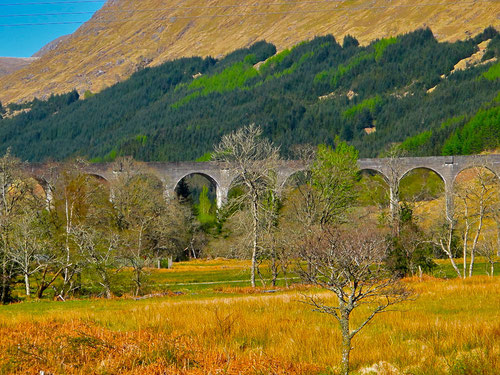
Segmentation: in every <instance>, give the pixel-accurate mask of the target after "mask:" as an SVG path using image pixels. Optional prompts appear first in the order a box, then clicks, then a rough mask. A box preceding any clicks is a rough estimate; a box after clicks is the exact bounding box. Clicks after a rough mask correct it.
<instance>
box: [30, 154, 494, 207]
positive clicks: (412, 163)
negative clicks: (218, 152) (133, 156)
mask: <svg viewBox="0 0 500 375" xmlns="http://www.w3.org/2000/svg"><path fill="white" fill-rule="evenodd" d="M142 164H143V165H144V167H145V168H144V171H141V173H148V174H152V175H154V176H156V177H157V178H158V179H159V180H160V181H161V182H162V183H163V186H164V191H165V195H166V196H173V195H174V194H175V188H176V186H177V185H178V183H179V182H180V181H181V180H182V179H183V178H184V177H187V176H191V175H194V174H199V175H202V176H205V177H206V178H207V179H208V180H210V181H211V183H212V184H213V185H214V187H215V191H216V196H217V206H218V207H220V206H221V205H222V204H224V202H225V201H226V200H227V194H228V192H229V189H230V188H231V187H232V183H233V182H234V180H235V179H236V177H237V176H236V175H235V174H234V173H232V172H231V170H230V168H229V167H228V166H227V165H224V164H221V163H217V162H206V163H196V162H166V163H161V162H151V163H142ZM358 165H359V168H360V169H361V170H371V171H375V172H378V173H380V174H381V175H382V176H383V178H384V179H385V180H386V182H387V183H388V185H389V189H390V195H391V199H390V202H391V209H392V210H393V211H394V208H395V205H396V204H398V202H399V183H400V181H401V179H402V178H403V177H404V176H405V175H407V174H408V173H409V172H411V171H412V170H415V169H420V168H424V169H428V170H431V171H434V172H435V173H436V174H437V175H438V176H439V177H441V179H442V180H443V182H444V186H445V193H446V210H447V212H448V214H450V213H451V212H452V211H453V185H454V182H455V179H456V177H457V175H458V174H459V173H460V172H462V171H464V170H465V169H468V168H473V167H484V168H487V169H489V170H490V171H492V172H493V173H494V174H495V175H496V176H497V177H498V178H500V154H496V155H472V156H436V157H415V158H392V159H389V158H386V159H359V161H358ZM54 168H56V169H57V165H56V166H55V167H53V166H49V165H48V164H30V166H29V172H30V173H31V174H32V175H33V176H34V177H35V178H37V180H38V181H40V182H41V183H42V185H44V184H45V183H44V181H45V182H46V181H48V180H49V174H50V173H53V169H54ZM303 169H304V166H303V164H301V163H300V162H298V161H293V160H291V161H284V162H283V163H282V164H281V166H280V167H279V168H278V171H277V173H278V184H279V186H283V185H284V184H285V182H286V181H287V179H289V178H290V177H291V176H292V175H293V174H295V173H297V172H299V171H301V170H303ZM85 172H86V173H88V174H91V175H95V176H97V177H99V178H102V179H104V180H107V181H111V180H112V179H113V178H115V177H116V176H117V174H119V173H120V170H119V168H118V170H117V166H116V164H114V163H97V164H89V165H88V166H87V167H86V169H85Z"/></svg>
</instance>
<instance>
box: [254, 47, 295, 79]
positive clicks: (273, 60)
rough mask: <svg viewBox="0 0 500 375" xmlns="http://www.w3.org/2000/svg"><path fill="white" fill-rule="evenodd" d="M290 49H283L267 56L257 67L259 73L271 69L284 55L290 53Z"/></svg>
mask: <svg viewBox="0 0 500 375" xmlns="http://www.w3.org/2000/svg"><path fill="white" fill-rule="evenodd" d="M291 52H292V51H291V50H290V49H284V50H283V51H281V52H280V53H277V54H276V55H274V56H272V57H270V58H268V59H267V60H266V62H265V63H264V64H262V65H261V66H260V68H259V72H260V73H261V74H266V73H267V72H269V71H270V70H272V68H273V67H276V66H277V65H278V64H279V63H281V62H282V61H283V60H284V59H285V57H287V56H288V55H290V53H291Z"/></svg>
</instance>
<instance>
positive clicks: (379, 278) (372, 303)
mask: <svg viewBox="0 0 500 375" xmlns="http://www.w3.org/2000/svg"><path fill="white" fill-rule="evenodd" d="M299 248H300V256H301V258H302V259H305V260H307V261H308V262H309V263H310V267H307V268H303V269H302V270H301V272H302V275H303V277H304V279H305V280H306V281H308V282H310V283H312V284H315V285H317V286H319V287H321V288H322V289H325V290H328V291H330V292H332V293H333V295H334V296H335V297H336V303H334V304H330V303H326V302H325V301H324V300H322V299H321V298H320V297H318V296H310V297H308V298H307V299H306V300H305V302H306V303H308V304H310V305H312V306H313V307H314V310H315V311H318V312H321V313H325V314H328V315H330V316H332V317H333V318H334V319H335V320H336V321H337V322H338V324H339V327H340V330H341V334H342V362H341V368H342V370H341V373H342V374H343V375H347V374H349V355H350V352H351V350H352V340H353V338H354V337H355V336H356V335H357V334H358V333H359V332H360V331H361V329H363V327H365V326H366V325H367V324H368V323H369V322H370V321H371V320H372V319H373V318H374V317H375V316H376V315H377V314H379V313H382V312H386V311H389V308H390V307H391V306H393V305H395V304H397V303H400V302H403V301H405V300H407V299H408V298H409V297H410V296H411V294H412V293H411V291H410V290H409V289H408V288H406V287H405V285H404V284H402V283H401V282H400V281H399V280H398V279H397V278H395V277H393V275H391V273H390V272H389V271H388V270H387V269H386V267H385V266H384V263H383V260H384V257H385V255H386V244H385V241H384V239H383V238H381V236H379V235H377V234H376V233H374V232H373V231H371V230H370V229H367V228H363V230H357V231H352V232H346V231H342V232H340V231H339V230H338V228H332V227H329V226H323V227H321V228H320V227H318V228H317V229H316V230H315V231H311V232H310V233H309V234H308V238H307V241H304V242H303V244H302V245H299ZM360 306H364V307H365V311H367V312H366V315H365V316H364V318H363V319H362V320H361V323H359V324H357V325H356V326H354V327H353V326H352V322H351V314H352V313H353V311H354V310H356V309H357V308H358V307H360Z"/></svg>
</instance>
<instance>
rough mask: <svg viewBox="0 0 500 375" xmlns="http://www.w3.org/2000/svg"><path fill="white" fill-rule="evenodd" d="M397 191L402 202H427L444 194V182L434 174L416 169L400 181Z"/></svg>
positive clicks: (422, 169) (426, 170)
mask: <svg viewBox="0 0 500 375" xmlns="http://www.w3.org/2000/svg"><path fill="white" fill-rule="evenodd" d="M399 190H400V197H401V200H403V201H407V202H413V201H429V200H433V199H437V198H439V197H440V196H441V195H442V194H443V193H444V182H443V180H442V179H441V177H439V176H438V175H437V174H436V173H435V172H433V171H431V170H428V169H425V168H418V169H414V170H413V171H411V172H410V173H408V174H407V175H405V176H404V177H403V178H402V179H401V182H400V184H399Z"/></svg>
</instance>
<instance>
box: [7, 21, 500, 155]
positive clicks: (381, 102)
mask: <svg viewBox="0 0 500 375" xmlns="http://www.w3.org/2000/svg"><path fill="white" fill-rule="evenodd" d="M485 41H488V43H487V48H486V52H485V54H484V56H483V57H482V61H481V62H480V63H477V64H473V65H471V66H469V67H467V69H464V70H457V71H453V69H454V66H455V64H457V62H459V61H461V60H462V59H464V58H467V57H469V56H471V55H473V54H474V53H476V52H477V51H478V48H479V47H478V44H479V43H481V42H485ZM499 57H500V34H499V33H498V32H497V31H496V30H495V29H493V28H491V27H490V28H487V29H485V30H484V32H482V33H481V34H479V35H477V36H475V37H474V38H471V39H468V40H464V41H457V42H455V43H439V42H438V41H437V40H436V39H435V37H434V35H433V34H432V31H431V30H429V29H421V30H416V31H414V32H412V33H409V34H405V35H400V36H398V37H394V38H387V39H382V40H376V41H374V42H372V43H371V44H370V45H368V46H360V45H359V43H358V41H357V40H356V39H355V38H353V37H349V36H348V37H346V38H344V40H343V42H342V43H339V42H338V41H336V40H335V38H334V37H333V36H323V37H316V38H315V39H313V40H311V41H307V42H303V43H301V44H299V45H297V46H295V47H294V48H291V49H289V50H284V51H281V52H279V53H277V52H276V48H275V46H273V45H272V44H269V43H266V42H264V41H261V42H258V43H255V44H254V45H252V46H250V47H249V48H246V49H241V50H237V51H235V52H233V53H231V54H229V55H227V56H226V57H224V58H222V59H215V58H211V57H208V58H199V57H193V58H183V59H179V60H175V61H171V62H167V63H165V64H163V65H161V66H158V67H155V68H146V69H143V70H140V71H138V72H137V73H135V74H134V75H133V76H132V77H131V78H130V79H128V80H126V81H124V82H121V83H118V84H116V85H114V86H112V87H110V88H108V89H106V90H104V91H103V92H101V93H99V94H95V95H94V94H92V93H90V92H87V93H85V95H84V98H80V96H79V95H78V93H77V92H71V93H68V94H65V95H59V96H52V97H51V98H50V99H48V100H47V101H40V100H34V101H33V102H30V103H25V104H9V105H7V106H4V107H2V106H1V105H0V116H1V117H3V119H1V120H0V154H2V153H4V152H5V151H6V150H7V149H8V148H9V147H10V148H11V149H12V153H13V154H15V155H17V156H19V157H20V158H22V159H24V160H29V161H43V160H48V159H52V160H62V159H67V158H70V157H72V156H76V155H79V156H84V157H86V158H89V159H91V160H94V161H111V160H114V159H115V158H116V157H117V156H120V155H132V156H133V157H134V158H136V159H138V160H146V161H150V160H158V161H176V160H204V159H206V157H207V156H205V157H204V155H205V154H206V153H207V152H209V151H210V150H212V146H213V144H214V143H216V142H217V141H218V140H219V139H220V137H221V135H223V134H225V133H228V132H230V131H232V130H234V129H237V128H239V127H241V126H243V125H246V124H249V123H256V124H258V125H260V126H261V127H262V128H263V131H264V136H266V137H268V138H270V139H272V140H273V141H274V142H276V143H277V144H279V145H281V152H282V153H283V154H284V155H285V156H289V155H290V151H291V150H292V147H293V146H294V145H296V144H304V143H311V144H319V143H326V144H333V143H334V139H335V137H336V136H339V137H340V138H341V139H342V140H345V141H347V142H349V143H350V144H351V145H353V146H355V147H356V148H357V149H358V150H359V152H360V156H361V157H375V156H380V155H382V154H383V153H384V151H385V150H387V148H388V147H389V146H390V145H392V144H394V143H398V144H400V145H401V146H400V147H401V148H402V149H403V150H404V151H406V152H407V153H408V154H409V155H441V154H445V155H446V154H470V153H477V152H481V151H483V150H485V149H494V148H496V147H498V146H499V145H500V95H499V92H500V80H499V77H500V62H498V58H499ZM82 99H83V100H82ZM14 114H16V115H15V116H14Z"/></svg>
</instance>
